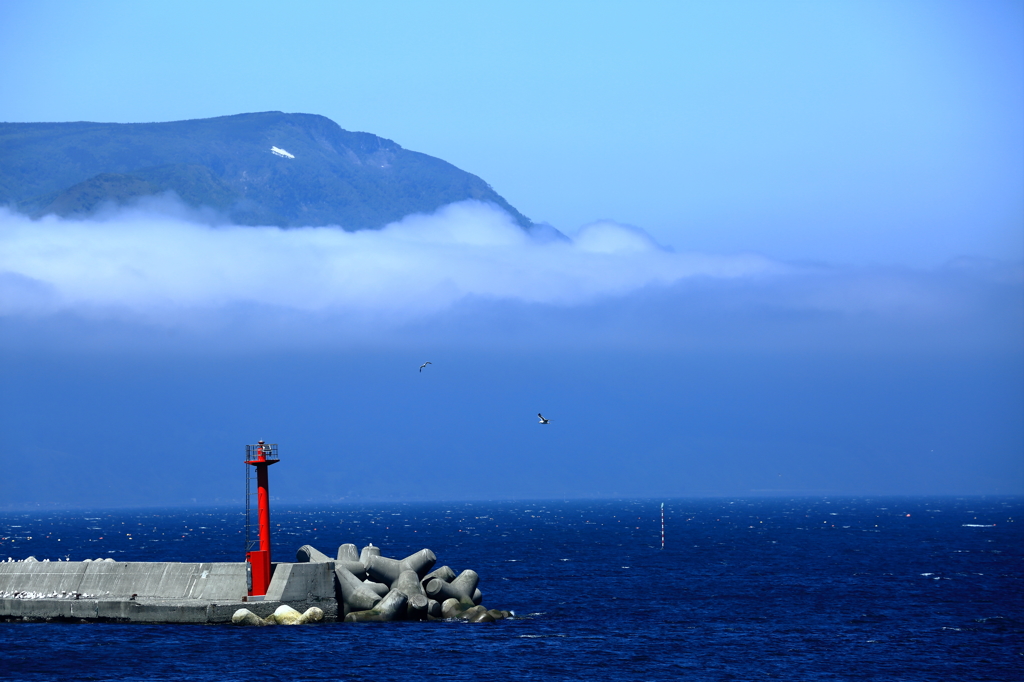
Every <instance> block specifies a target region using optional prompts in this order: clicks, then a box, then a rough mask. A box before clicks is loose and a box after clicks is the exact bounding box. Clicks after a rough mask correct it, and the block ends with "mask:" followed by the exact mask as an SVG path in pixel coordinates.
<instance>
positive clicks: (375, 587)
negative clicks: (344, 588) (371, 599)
mask: <svg viewBox="0 0 1024 682" xmlns="http://www.w3.org/2000/svg"><path fill="white" fill-rule="evenodd" d="M356 577H358V576H356ZM363 584H364V585H366V587H368V588H369V589H370V590H372V591H374V592H376V593H377V594H378V595H380V596H381V597H386V596H387V595H388V592H390V591H391V588H390V587H388V586H387V585H385V584H384V583H378V582H374V581H372V580H367V581H365V582H364V583H363Z"/></svg>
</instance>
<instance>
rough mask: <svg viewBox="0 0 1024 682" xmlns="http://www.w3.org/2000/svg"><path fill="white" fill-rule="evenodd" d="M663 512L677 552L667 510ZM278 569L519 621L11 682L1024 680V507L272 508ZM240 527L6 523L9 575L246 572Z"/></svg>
mask: <svg viewBox="0 0 1024 682" xmlns="http://www.w3.org/2000/svg"><path fill="white" fill-rule="evenodd" d="M662 502H664V504H665V547H664V549H662V548H661V522H660V504H661V503H662ZM271 515H272V525H273V528H274V536H273V541H274V558H275V560H278V561H291V560H294V552H295V550H296V549H297V548H298V547H299V546H301V545H303V544H306V543H309V544H312V545H313V546H315V547H317V548H319V549H320V550H321V551H323V552H325V553H327V554H333V553H334V552H335V551H336V550H337V546H338V545H339V544H341V543H343V542H353V543H355V544H356V545H358V546H360V547H362V546H363V545H365V544H367V543H369V542H372V543H373V544H375V545H378V546H380V547H381V548H382V551H383V553H384V555H385V556H392V557H396V558H401V557H403V556H406V555H408V554H411V553H412V552H415V551H416V550H419V549H421V548H423V547H428V548H430V549H432V550H433V551H434V552H435V553H436V554H437V557H438V565H439V566H440V565H443V564H448V565H450V566H451V567H452V568H454V569H455V570H456V571H461V570H463V569H466V568H472V569H474V570H476V571H477V572H478V573H479V574H480V577H481V582H480V587H481V590H482V591H483V593H484V604H485V605H487V606H488V607H491V608H499V609H510V610H512V611H514V612H515V613H516V618H514V619H512V620H506V621H499V622H497V623H493V624H467V623H461V622H431V623H418V622H417V623H413V622H405V623H377V624H345V623H337V624H320V625H309V626H296V627H285V626H277V627H267V628H255V629H250V628H239V627H234V626H230V625H203V626H199V625H117V624H96V623H94V624H62V623H20V622H19V623H0V678H2V679H3V680H51V679H58V678H61V679H65V678H73V679H82V680H218V681H221V680H255V679H271V680H374V681H378V680H425V679H426V680H430V679H439V680H442V679H443V680H473V681H475V682H478V681H479V680H485V679H496V680H569V679H573V680H575V679H581V678H584V677H585V678H587V679H591V680H761V679H780V680H800V681H805V680H877V681H879V682H882V681H884V682H894V681H901V680H907V681H910V680H914V681H917V680H935V681H940V680H941V681H943V682H945V681H949V680H1022V679H1024V500H1022V499H1021V498H909V499H897V498H858V499H852V498H846V499H840V498H818V499H810V498H797V499H764V498H754V499H674V500H638V501H628V500H627V501H623V500H617V501H543V502H541V501H535V502H479V503H465V502H459V503H429V504H425V503H424V504H402V503H383V504H365V505H362V506H357V505H348V506H333V507H328V506H320V507H315V508H314V507H288V506H285V505H282V504H278V505H276V506H273V507H272V510H271ZM243 519H244V517H243V515H242V514H241V513H240V510H238V509H235V508H231V509H229V508H210V509H195V508H190V509H146V510H116V511H89V512H83V511H75V512H67V511H65V512H49V511H48V512H42V511H35V512H5V513H0V559H6V558H7V557H8V556H10V557H13V558H15V559H24V558H25V557H27V556H29V555H33V556H35V557H37V558H38V559H46V558H48V559H50V560H56V559H58V558H61V559H64V558H70V559H72V560H81V559H86V558H92V559H96V558H106V557H111V558H114V559H116V560H121V561H154V560H170V561H239V560H241V559H242V558H243V550H244V546H243V545H244V542H243Z"/></svg>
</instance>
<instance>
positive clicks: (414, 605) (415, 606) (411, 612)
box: [394, 569, 428, 620]
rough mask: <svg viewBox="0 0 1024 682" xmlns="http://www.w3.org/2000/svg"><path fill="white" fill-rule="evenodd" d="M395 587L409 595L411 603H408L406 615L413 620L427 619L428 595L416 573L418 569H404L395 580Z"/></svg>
mask: <svg viewBox="0 0 1024 682" xmlns="http://www.w3.org/2000/svg"><path fill="white" fill-rule="evenodd" d="M394 589H396V590H399V591H400V592H404V593H405V596H407V597H409V603H408V604H406V616H408V617H409V618H410V619H411V620H426V619H427V605H428V604H427V602H428V600H427V595H426V594H425V593H424V592H423V586H422V585H420V578H419V576H418V575H416V571H413V570H408V569H407V570H404V571H402V573H401V575H399V576H398V580H396V581H395V584H394Z"/></svg>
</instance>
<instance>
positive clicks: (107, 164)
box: [0, 112, 534, 230]
mask: <svg viewBox="0 0 1024 682" xmlns="http://www.w3.org/2000/svg"><path fill="white" fill-rule="evenodd" d="M272 148H275V149H277V150H279V151H280V150H284V151H285V152H287V154H286V155H285V154H281V153H278V152H275V151H273V150H272ZM167 191H173V192H175V193H176V194H177V195H178V196H179V198H181V200H182V201H183V202H185V203H186V204H188V205H190V206H193V207H210V208H214V209H216V210H218V211H221V212H223V213H224V214H226V215H227V216H228V217H229V218H230V219H231V221H232V222H234V223H237V224H241V225H277V226H280V227H298V226H319V225H339V226H341V227H342V228H344V229H346V230H358V229H374V228H380V227H383V226H384V225H386V224H388V223H391V222H394V221H396V220H400V219H401V218H403V217H405V216H406V215H409V214H412V213H431V212H433V211H435V210H437V209H438V208H440V207H441V206H443V205H445V204H450V203H453V202H456V201H463V200H466V199H475V200H478V201H484V202H488V203H492V204H495V205H497V206H499V207H500V208H501V209H503V210H505V211H506V212H507V213H509V215H511V216H512V218H513V220H514V221H515V222H516V223H518V224H519V225H520V226H521V227H523V228H524V229H527V230H530V229H532V228H533V227H534V225H533V223H532V222H531V221H530V220H529V219H528V218H527V217H526V216H524V215H523V214H522V213H520V212H519V211H518V210H516V209H515V208H514V207H513V206H512V205H511V204H509V203H508V202H507V201H506V200H505V199H504V198H503V197H502V196H501V195H499V194H498V193H497V192H495V191H494V189H493V188H491V186H490V185H489V184H487V183H486V182H485V181H484V180H482V179H481V178H479V177H478V176H476V175H473V174H471V173H468V172H466V171H463V170H461V169H459V168H457V167H456V166H454V165H452V164H450V163H448V162H447V161H444V160H443V159H439V158H436V157H432V156H429V155H427V154H423V153H420V152H414V151H411V150H407V149H404V148H403V147H402V146H401V145H399V144H397V143H396V142H394V141H392V140H389V139H387V138H383V137H379V136H377V135H374V134H373V133H366V132H352V131H348V130H345V129H343V128H341V127H340V126H339V125H338V124H337V123H335V122H334V121H332V120H330V119H328V118H326V117H324V116H320V115H317V114H287V113H283V112H258V113H249V114H234V115H231V116H220V117H215V118H204V119H190V120H184V121H169V122H163V123H95V122H87V121H79V122H70V123H0V205H2V204H8V205H11V206H13V207H14V208H15V209H16V210H19V211H21V212H24V213H28V214H30V215H34V216H40V215H45V214H50V213H53V214H57V215H62V216H73V217H82V216H87V215H91V214H92V213H93V212H95V210H96V209H97V208H98V207H99V206H101V205H103V204H105V203H111V202H112V203H115V204H124V203H128V202H130V201H132V200H133V199H136V198H138V197H142V196H147V195H151V194H159V193H162V192H167Z"/></svg>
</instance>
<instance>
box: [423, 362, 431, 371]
mask: <svg viewBox="0 0 1024 682" xmlns="http://www.w3.org/2000/svg"><path fill="white" fill-rule="evenodd" d="M432 364H434V363H432V362H424V363H423V364H422V365H420V371H421V372H422V371H423V368H424V367H426V366H427V365H432Z"/></svg>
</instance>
